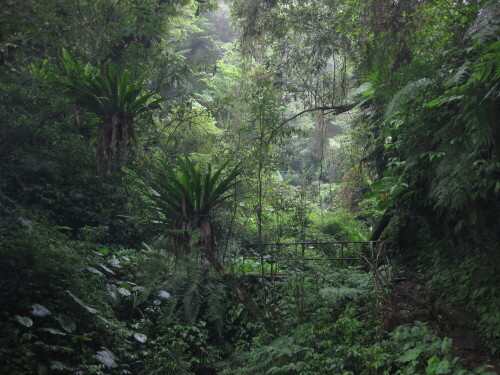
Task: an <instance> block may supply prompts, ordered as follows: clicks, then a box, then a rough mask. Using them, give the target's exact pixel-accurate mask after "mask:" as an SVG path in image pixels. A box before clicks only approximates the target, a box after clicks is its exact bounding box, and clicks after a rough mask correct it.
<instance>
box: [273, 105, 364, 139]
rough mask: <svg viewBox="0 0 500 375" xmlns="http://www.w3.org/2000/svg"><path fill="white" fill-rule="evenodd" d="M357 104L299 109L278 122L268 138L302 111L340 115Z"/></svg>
mask: <svg viewBox="0 0 500 375" xmlns="http://www.w3.org/2000/svg"><path fill="white" fill-rule="evenodd" d="M358 104H359V103H351V104H346V105H338V106H323V107H314V108H309V109H305V110H303V111H301V112H299V113H297V114H295V115H293V116H292V117H290V118H288V119H286V120H285V121H283V122H282V123H280V124H279V125H278V126H276V127H275V128H274V129H273V130H272V132H271V134H270V137H269V139H272V138H273V137H274V136H275V135H276V133H277V132H278V131H279V130H280V129H281V128H282V127H283V126H284V125H286V124H287V123H288V122H290V121H292V120H295V119H296V118H297V117H299V116H302V115H303V114H304V113H308V112H314V111H331V112H329V114H333V115H340V114H341V113H345V112H348V111H350V110H351V109H353V108H354V107H356V106H357V105H358Z"/></svg>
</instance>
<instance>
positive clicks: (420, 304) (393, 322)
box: [385, 280, 500, 375]
mask: <svg viewBox="0 0 500 375" xmlns="http://www.w3.org/2000/svg"><path fill="white" fill-rule="evenodd" d="M415 320H420V321H421V322H423V323H426V324H427V326H428V327H430V328H432V329H434V330H435V331H436V332H437V334H438V335H439V336H440V337H449V338H451V339H452V340H453V345H452V350H453V351H452V355H453V356H456V357H459V358H460V363H461V365H462V366H463V367H464V368H465V369H467V370H470V371H472V370H474V369H475V368H477V367H479V366H483V365H485V366H486V367H487V369H488V371H491V372H496V373H497V374H499V375H500V358H499V357H493V356H491V355H490V352H489V350H488V349H487V348H486V347H485V346H484V344H483V343H482V341H481V338H480V337H479V336H478V334H477V332H476V331H475V330H474V327H473V322H474V316H473V315H472V314H469V313H467V312H465V311H463V310H461V309H460V308H459V307H458V306H455V305H453V304H451V303H450V302H447V301H439V300H435V299H433V297H432V296H431V295H430V294H429V293H428V292H427V291H426V289H425V288H424V287H423V286H422V285H420V284H418V283H416V282H414V281H411V280H403V281H400V282H397V283H395V284H393V286H392V294H391V302H390V304H389V306H388V313H387V321H386V323H385V325H386V328H387V329H392V328H395V327H396V326H397V325H400V324H406V323H412V322H413V321H415Z"/></svg>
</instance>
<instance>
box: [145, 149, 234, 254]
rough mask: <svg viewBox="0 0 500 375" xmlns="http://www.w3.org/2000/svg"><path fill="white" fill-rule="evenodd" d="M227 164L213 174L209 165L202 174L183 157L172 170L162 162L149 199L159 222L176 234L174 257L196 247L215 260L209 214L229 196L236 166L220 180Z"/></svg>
mask: <svg viewBox="0 0 500 375" xmlns="http://www.w3.org/2000/svg"><path fill="white" fill-rule="evenodd" d="M229 163H230V160H228V161H226V162H225V163H224V164H223V165H222V166H221V167H220V168H219V169H217V170H216V171H215V172H213V171H212V166H211V165H210V164H209V165H208V168H207V171H206V172H202V171H201V169H200V167H196V166H194V165H193V163H192V162H191V160H189V158H188V157H187V156H185V157H184V158H179V159H178V165H177V168H176V169H173V168H171V167H169V166H168V165H167V164H166V163H164V162H162V167H163V173H162V174H160V175H158V176H156V177H155V178H153V180H152V182H151V186H152V188H153V194H151V199H152V200H153V201H154V202H155V209H156V210H157V211H158V213H159V214H160V215H161V217H162V220H163V221H164V222H165V223H166V224H167V225H168V226H170V227H171V228H172V229H174V230H175V231H176V235H175V240H176V241H175V242H176V244H175V247H176V255H178V256H182V255H185V254H187V253H189V252H190V251H191V246H192V245H193V244H194V243H196V245H201V246H202V249H203V250H204V251H205V253H206V256H207V257H209V258H210V257H214V256H215V249H214V246H213V245H214V244H213V230H212V222H211V214H212V212H213V210H214V209H215V208H216V207H217V206H219V205H220V204H221V203H222V202H224V201H225V200H227V199H228V198H230V197H231V196H232V195H231V194H228V192H229V191H230V190H231V188H232V187H234V186H235V184H236V177H237V176H238V175H239V173H240V168H239V166H236V167H235V168H233V169H232V170H231V171H230V172H229V173H227V174H226V175H225V176H222V173H223V171H224V170H225V169H226V168H227V166H228V165H229ZM196 235H199V241H198V240H197V239H196V238H195V236H196ZM209 260H212V259H209Z"/></svg>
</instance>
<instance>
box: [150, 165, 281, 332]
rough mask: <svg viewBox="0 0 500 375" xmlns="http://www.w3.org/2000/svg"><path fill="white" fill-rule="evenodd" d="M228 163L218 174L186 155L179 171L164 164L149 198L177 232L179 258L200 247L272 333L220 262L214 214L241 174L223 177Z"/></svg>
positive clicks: (154, 179)
mask: <svg viewBox="0 0 500 375" xmlns="http://www.w3.org/2000/svg"><path fill="white" fill-rule="evenodd" d="M229 163H230V160H228V161H226V162H225V163H224V164H223V165H222V166H221V167H220V168H219V169H217V170H216V171H215V172H212V167H211V165H210V164H209V165H208V168H207V171H206V172H202V171H201V169H200V168H199V167H195V166H194V165H193V163H192V162H191V160H189V158H188V157H187V156H185V157H184V158H179V159H178V165H177V168H176V169H173V168H171V167H169V166H168V165H167V164H166V163H163V162H162V166H163V173H162V174H161V175H158V176H157V177H155V178H153V179H152V181H151V187H152V188H153V193H152V194H150V198H151V199H152V200H153V201H154V203H155V204H154V209H155V210H156V211H157V212H158V214H160V216H161V217H162V219H161V221H163V222H164V223H165V224H167V225H168V226H169V227H170V228H172V229H174V233H175V235H174V238H175V253H176V255H177V257H181V256H184V255H186V254H188V253H189V252H191V251H192V250H193V249H192V247H193V245H194V246H195V247H196V246H197V247H201V250H202V251H203V255H204V256H205V258H206V259H207V260H208V261H209V262H210V264H211V265H212V266H213V267H214V268H215V270H216V271H217V272H218V273H219V275H221V276H222V277H223V278H224V279H225V281H226V282H227V284H228V286H229V287H230V288H231V290H232V291H233V293H234V294H235V296H236V297H237V298H238V299H239V300H240V301H241V302H242V303H244V304H245V306H247V308H248V309H249V311H250V312H251V313H252V314H253V315H254V316H256V317H259V318H260V319H262V321H263V323H264V324H265V325H266V326H268V329H270V330H272V329H273V328H272V327H270V326H269V324H268V323H267V321H266V320H265V319H264V316H263V314H262V311H261V310H260V309H259V308H258V307H257V305H256V304H255V302H254V301H253V300H252V298H250V296H248V295H247V294H246V293H245V292H244V290H243V289H242V288H241V287H240V285H239V284H238V282H237V280H236V279H235V278H233V277H231V275H229V273H228V272H227V271H226V269H225V268H224V266H223V265H222V264H221V263H220V262H219V261H218V259H217V254H216V249H215V246H214V233H213V228H212V221H211V214H212V212H213V210H214V209H215V208H216V207H217V206H219V205H220V204H221V203H222V202H224V201H225V200H227V199H228V198H230V197H231V196H232V195H231V194H229V191H230V190H231V188H232V187H234V186H235V184H236V178H237V177H238V175H239V174H240V172H241V169H240V167H239V165H237V166H236V167H234V168H233V169H232V170H231V171H229V173H227V174H226V175H224V176H223V172H224V170H225V169H226V168H227V166H228V165H229Z"/></svg>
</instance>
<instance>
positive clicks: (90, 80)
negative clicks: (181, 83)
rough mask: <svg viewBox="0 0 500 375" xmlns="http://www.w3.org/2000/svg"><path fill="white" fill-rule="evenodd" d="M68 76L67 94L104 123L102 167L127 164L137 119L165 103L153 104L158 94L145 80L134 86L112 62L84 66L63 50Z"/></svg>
mask: <svg viewBox="0 0 500 375" xmlns="http://www.w3.org/2000/svg"><path fill="white" fill-rule="evenodd" d="M62 63H63V67H64V75H63V76H61V77H60V82H61V83H62V84H63V86H64V87H65V89H66V93H67V94H68V95H69V96H71V97H72V98H73V99H74V100H75V102H76V103H77V104H79V105H81V106H82V107H83V108H85V109H87V110H89V111H91V112H93V113H95V114H96V115H98V116H99V117H100V119H101V124H100V127H99V141H98V166H99V168H102V167H105V168H106V169H107V170H108V171H110V170H111V168H112V167H113V165H115V164H119V163H125V162H126V160H127V155H128V152H129V151H130V150H131V149H133V148H132V142H131V141H132V140H133V139H134V136H135V134H134V126H133V125H134V119H135V117H136V116H138V115H139V114H141V113H143V112H145V111H147V110H148V109H152V108H154V107H156V106H157V105H158V104H159V103H160V102H161V101H163V99H156V100H151V99H152V97H153V96H154V95H155V93H154V92H151V91H148V90H146V89H145V88H144V80H143V79H139V80H138V81H136V82H131V80H130V72H128V71H124V72H122V73H119V72H117V71H116V69H115V68H114V67H113V66H112V65H111V64H110V63H109V62H108V63H106V64H105V66H104V67H103V68H102V69H101V68H94V67H92V66H91V65H89V64H87V65H84V64H83V63H82V62H81V61H79V60H74V59H73V58H72V57H71V56H70V54H69V53H68V52H67V51H66V50H63V57H62Z"/></svg>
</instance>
